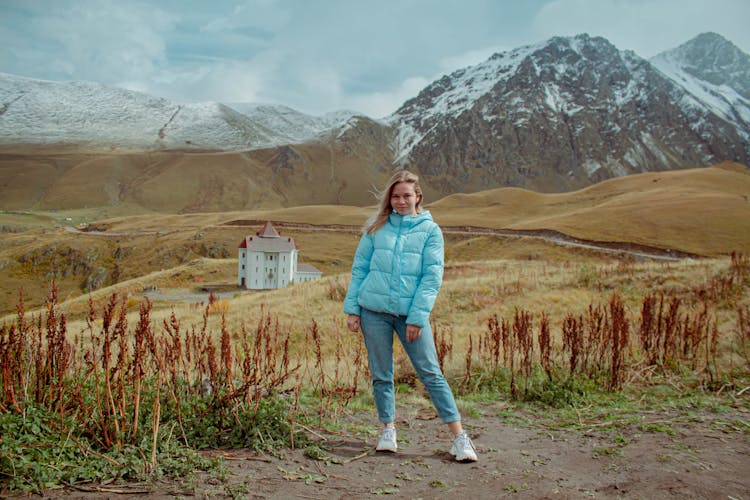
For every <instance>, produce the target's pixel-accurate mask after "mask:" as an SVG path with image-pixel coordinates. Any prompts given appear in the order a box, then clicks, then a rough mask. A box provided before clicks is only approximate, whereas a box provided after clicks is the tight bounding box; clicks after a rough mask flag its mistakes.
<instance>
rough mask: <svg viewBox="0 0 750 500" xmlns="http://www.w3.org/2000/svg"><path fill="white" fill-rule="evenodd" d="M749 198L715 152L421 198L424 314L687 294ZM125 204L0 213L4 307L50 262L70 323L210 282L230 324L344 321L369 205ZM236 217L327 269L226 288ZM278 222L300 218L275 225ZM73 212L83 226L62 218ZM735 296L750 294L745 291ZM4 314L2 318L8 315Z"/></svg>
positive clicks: (40, 296) (453, 321)
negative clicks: (90, 285)
mask: <svg viewBox="0 0 750 500" xmlns="http://www.w3.org/2000/svg"><path fill="white" fill-rule="evenodd" d="M749 196H750V173H748V169H747V168H746V167H743V166H740V165H730V164H726V165H720V166H717V167H712V168H705V169H693V170H684V171H676V172H664V173H650V174H640V175H633V176H629V177H625V178H619V179H614V180H610V181H606V182H603V183H601V184H597V185H595V186H591V187H589V188H586V189H582V190H579V191H575V192H571V193H564V194H539V193H533V192H530V191H525V190H521V189H513V188H504V189H495V190H490V191H485V192H481V193H475V194H462V195H453V196H449V197H447V198H444V199H442V200H438V201H435V202H433V203H428V204H427V208H428V209H430V210H431V212H432V214H433V216H434V218H435V220H436V221H437V222H438V223H440V224H441V226H443V227H444V229H445V230H446V231H445V235H446V273H445V280H444V286H443V289H442V291H441V293H440V295H439V298H438V301H437V304H436V307H435V311H434V314H433V320H434V322H435V326H436V327H437V328H438V329H440V330H442V331H444V332H447V333H449V334H450V335H452V336H453V337H454V338H455V339H456V343H457V345H461V344H462V342H463V341H462V340H461V339H466V338H468V336H469V335H471V334H476V333H478V332H481V331H483V330H484V329H485V328H486V323H487V320H488V318H489V317H491V316H492V315H498V316H501V317H503V316H508V315H512V314H513V311H514V310H516V309H522V310H527V311H530V312H531V313H532V314H533V315H535V317H536V318H538V317H539V315H541V313H542V312H544V313H545V314H546V315H547V316H548V317H549V318H550V324H551V325H553V330H554V329H559V323H560V322H561V321H562V318H563V317H564V316H565V315H566V314H570V313H573V314H580V313H583V312H584V311H585V310H586V308H587V307H588V306H589V305H590V304H606V303H607V301H608V300H609V297H610V296H611V294H612V293H613V292H617V293H619V294H620V295H621V296H622V297H623V300H624V301H625V303H626V305H627V307H628V308H629V310H630V312H631V313H632V314H633V315H636V314H637V312H638V308H639V307H640V303H641V301H642V299H643V297H644V296H645V295H646V294H648V293H665V294H677V295H679V296H683V297H687V298H689V297H690V296H691V294H692V293H693V292H692V291H693V290H695V289H696V288H700V287H701V286H705V285H706V283H709V282H710V281H711V280H712V279H713V278H715V277H716V276H720V275H722V274H723V273H726V271H727V269H728V268H729V266H730V260H729V258H728V254H730V253H731V252H733V251H734V252H739V253H743V254H747V253H750V201H748V197H749ZM133 211H136V212H137V211H138V210H137V209H134V208H133V207H124V206H119V207H100V208H96V209H87V210H77V211H61V212H14V213H3V214H1V215H0V225H2V226H3V227H5V228H6V232H5V234H3V238H2V245H1V246H0V277H2V286H0V294H2V295H0V298H2V313H3V314H9V313H12V311H13V310H14V307H15V304H16V303H17V301H18V296H19V290H23V294H24V300H25V302H26V305H27V308H30V309H34V308H37V307H39V306H40V305H42V303H43V300H44V295H45V293H46V290H47V289H48V287H49V282H50V277H51V276H52V271H53V270H55V269H58V270H59V269H63V268H64V269H67V270H68V274H67V275H66V276H62V277H58V278H57V283H58V288H59V292H60V302H61V310H62V311H63V312H64V313H65V314H66V315H67V316H68V325H69V328H68V331H69V332H73V333H75V332H77V331H82V330H83V329H84V323H83V322H81V318H83V317H84V316H85V314H86V311H87V309H88V302H89V300H90V299H92V300H94V301H95V303H96V304H97V306H99V305H100V304H103V303H104V301H106V299H107V298H108V297H109V296H111V294H113V293H117V294H118V295H119V296H120V297H127V303H128V306H129V308H130V311H131V312H130V316H131V318H130V322H131V324H132V322H135V321H136V320H137V313H138V304H139V303H140V302H141V301H142V300H144V299H143V295H142V291H143V290H144V288H145V287H156V288H157V289H159V290H160V291H162V292H165V293H167V292H168V293H172V294H173V295H174V294H178V293H180V292H184V293H192V292H196V291H199V289H200V287H201V286H204V285H207V284H209V285H215V286H219V287H222V289H224V290H230V296H229V297H228V298H224V299H222V300H221V301H220V305H219V306H217V307H221V310H222V311H223V312H225V314H226V318H227V322H228V325H229V327H230V329H232V330H233V331H239V330H241V329H242V328H247V329H252V326H253V324H254V322H256V321H257V318H258V316H259V314H261V311H266V312H267V313H270V314H272V315H274V316H275V317H277V318H278V319H279V320H280V321H281V323H282V324H283V325H285V327H286V328H289V329H291V330H292V331H304V329H305V328H307V327H308V326H309V324H310V322H311V321H312V320H313V319H314V320H315V321H316V322H318V323H319V324H320V325H321V328H322V329H323V330H324V331H330V329H337V330H339V331H342V330H344V329H345V327H344V321H343V320H344V318H343V314H342V312H341V301H342V299H343V296H342V294H343V293H344V291H345V288H346V285H347V282H348V273H349V268H350V265H351V260H352V257H353V253H354V250H355V248H356V245H357V242H358V239H359V234H358V231H357V228H358V227H359V225H361V223H362V222H363V221H364V219H365V218H366V217H367V216H368V215H369V213H370V212H371V211H372V207H364V208H363V207H351V206H335V205H320V206H307V207H294V208H285V209H269V210H253V211H237V212H217V213H195V214H181V215H176V214H164V213H148V214H142V213H141V214H138V215H131V214H129V212H130V213H132V212H133ZM241 220H254V221H264V220H273V221H275V222H277V223H278V224H279V228H280V230H281V233H282V234H283V235H285V236H292V237H293V238H294V239H295V242H296V244H297V246H298V248H299V250H300V260H301V261H302V262H307V263H311V264H313V265H315V266H316V267H318V268H319V269H321V270H322V271H323V273H324V279H322V280H320V281H318V282H315V283H306V284H301V285H296V286H293V287H291V288H288V289H284V290H275V291H266V292H248V291H241V290H238V289H235V290H234V291H231V290H232V289H233V287H235V285H236V266H237V261H236V251H237V250H236V248H237V245H238V244H239V242H240V240H241V239H242V237H244V236H245V235H246V234H248V233H251V232H254V231H257V230H258V229H259V228H260V226H259V225H251V226H241V225H237V224H236V223H233V222H236V221H241ZM283 223H295V224H297V225H296V226H289V228H288V229H286V228H285V226H284V225H283ZM81 224H87V228H88V229H89V230H91V229H93V230H94V231H93V232H90V233H85V232H84V233H73V232H70V231H68V230H66V229H64V226H74V225H81ZM300 224H303V225H300ZM304 224H307V225H309V226H304ZM465 226H473V227H485V228H496V229H526V230H531V229H552V230H556V231H559V232H562V233H565V234H568V235H571V236H575V237H578V238H582V239H586V240H591V241H594V242H596V241H604V242H629V243H636V244H639V245H645V246H650V247H655V248H661V249H673V250H678V251H683V252H689V253H692V254H697V255H699V256H704V257H702V258H694V259H685V260H681V261H673V262H657V261H650V260H648V259H646V260H642V259H634V258H633V257H628V256H623V255H617V254H611V253H603V252H599V251H596V250H592V249H577V248H569V247H564V246H560V245H558V244H555V243H552V242H548V241H544V240H541V239H537V238H533V237H528V236H515V237H508V236H499V235H491V234H467V233H460V232H454V231H451V230H450V229H451V228H460V227H465ZM81 227H82V226H81ZM97 231H98V232H99V233H97ZM207 255H208V256H207ZM53 256H57V260H55V259H53V258H52V257H53ZM86 266H88V268H96V267H102V268H106V269H108V270H109V273H110V274H109V275H110V276H111V275H112V272H113V271H112V270H113V269H116V272H117V278H118V279H117V282H116V283H106V284H105V285H106V286H104V287H103V288H101V289H98V290H95V291H92V293H91V294H89V293H87V292H86V291H83V290H82V289H81V288H82V287H81V282H82V281H83V279H84V276H83V275H81V274H80V273H78V271H80V268H84V267H86ZM174 296H177V295H174ZM741 301H742V303H743V304H745V305H747V303H748V298H747V297H742V298H741ZM172 313H174V314H175V315H176V316H177V317H178V318H180V321H181V322H182V323H183V324H184V325H197V324H199V323H200V320H201V315H202V308H201V307H197V306H196V305H195V304H192V303H189V302H182V301H172V300H169V299H167V300H163V301H156V302H155V303H154V311H153V312H152V317H153V318H154V320H155V322H154V324H157V325H158V324H161V321H162V320H163V319H164V318H166V317H168V316H169V315H170V314H172ZM12 318H13V316H12V314H11V315H8V316H5V320H6V321H10V320H12ZM717 321H718V322H719V323H720V324H721V325H722V329H724V330H726V331H727V332H730V331H731V329H732V328H733V326H732V325H733V323H732V322H733V321H734V319H733V316H732V315H731V314H730V313H728V312H727V313H721V314H720V316H719V317H718V318H717ZM556 325H557V326H556ZM214 327H216V325H214ZM727 334H729V333H727ZM454 362H455V366H454V369H459V366H458V365H460V360H455V361H454Z"/></svg>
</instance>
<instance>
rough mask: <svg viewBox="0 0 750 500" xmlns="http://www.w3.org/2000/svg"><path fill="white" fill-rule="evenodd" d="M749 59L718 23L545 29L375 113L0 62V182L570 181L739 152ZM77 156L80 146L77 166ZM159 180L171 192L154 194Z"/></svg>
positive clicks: (42, 187)
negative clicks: (409, 175) (651, 31)
mask: <svg viewBox="0 0 750 500" xmlns="http://www.w3.org/2000/svg"><path fill="white" fill-rule="evenodd" d="M717 50H718V51H720V53H716V51H717ZM723 73H728V75H725V77H724V79H722V78H721V77H722V74H723ZM706 75H707V76H706ZM749 75H750V57H749V56H747V55H746V54H744V53H743V52H742V51H740V50H739V49H737V48H736V47H735V46H734V45H733V44H731V42H729V41H727V40H725V39H724V38H722V37H721V36H720V35H717V34H711V33H709V34H703V35H699V36H698V37H695V38H694V39H692V40H690V41H688V42H686V43H685V44H683V45H682V46H680V47H678V48H676V49H673V50H672V51H666V52H665V53H663V54H660V55H659V56H657V57H656V58H652V60H646V59H643V58H641V57H639V56H638V55H637V54H635V53H633V52H632V51H622V50H620V49H618V48H617V47H615V46H614V45H613V44H611V43H610V42H609V41H608V40H606V39H605V38H602V37H596V36H589V35H587V34H581V35H577V36H574V37H553V38H550V39H548V40H546V41H543V42H540V43H537V44H532V45H526V46H523V47H519V48H516V49H513V50H510V51H506V52H501V53H497V54H493V55H492V56H491V57H490V58H488V59H487V60H486V61H483V62H481V63H479V64H477V65H474V66H470V67H467V68H461V69H459V70H456V71H454V72H452V73H450V74H448V75H444V76H442V77H441V78H439V79H438V80H435V81H434V82H432V83H431V84H430V85H428V86H426V87H425V88H424V89H423V90H422V91H420V92H419V93H418V95H417V96H415V97H413V98H411V99H409V100H407V101H406V102H405V103H404V104H403V105H402V106H401V107H400V108H399V109H398V110H397V111H396V112H394V113H393V114H392V115H390V116H388V117H385V118H382V119H372V118H370V117H367V116H364V115H361V114H358V113H356V112H354V111H340V112H333V113H328V114H326V115H323V116H318V117H313V116H310V115H305V114H304V113H300V112H299V111H296V110H293V109H292V108H288V107H285V106H279V105H261V104H247V103H244V104H243V103H234V104H232V105H229V104H222V103H217V102H208V103H175V102H172V101H168V100H166V99H161V98H157V97H152V96H148V95H145V94H141V93H137V92H131V91H125V90H122V89H112V88H107V87H104V86H101V85H98V84H91V83H86V82H67V83H56V82H45V81H40V80H33V79H24V78H22V77H15V76H13V75H4V74H0V148H2V149H1V150H0V169H3V170H2V171H0V173H3V176H4V177H5V178H6V181H5V182H4V183H2V184H0V195H2V199H3V201H2V204H3V205H4V206H5V207H10V206H11V205H12V207H13V208H18V207H19V203H32V204H36V205H34V206H39V207H42V206H43V207H48V208H56V207H57V206H56V205H55V204H56V203H62V201H61V200H67V201H65V207H69V206H70V205H69V204H70V203H76V201H75V197H74V196H72V195H70V194H68V192H78V191H81V190H88V191H89V192H95V191H97V190H98V191H102V189H103V187H102V186H101V185H96V184H92V185H90V186H85V189H82V188H78V187H76V186H75V184H76V183H81V182H90V183H94V182H95V181H96V180H97V179H98V180H99V182H104V181H103V180H102V178H104V177H106V179H107V180H106V182H107V183H108V184H107V187H106V191H107V192H108V193H109V195H108V197H107V198H106V200H105V199H103V198H101V197H97V196H92V197H93V198H97V199H99V201H100V202H107V203H131V202H132V203H136V204H139V203H145V205H144V206H146V207H154V208H156V209H158V210H174V211H198V210H220V209H221V208H222V207H224V206H226V205H227V204H229V203H232V204H234V206H237V207H245V208H252V207H259V206H267V204H269V203H275V204H278V205H279V206H291V205H294V204H325V203H333V204H336V203H354V204H368V203H369V202H370V201H371V200H370V199H369V197H367V196H363V194H362V193H366V192H368V191H370V190H372V188H373V186H379V185H382V183H383V182H384V181H385V179H387V178H388V177H389V176H390V173H391V172H392V171H393V170H394V169H396V168H409V169H411V170H414V171H416V172H417V173H419V174H420V175H421V177H422V180H423V187H424V190H425V194H426V196H428V197H429V198H430V199H436V198H440V197H443V196H445V195H448V194H451V193H456V192H475V191H480V190H484V189H488V188H492V187H499V186H517V187H523V188H527V189H532V190H535V191H540V192H560V191H570V190H574V189H580V188H583V187H585V186H587V185H591V184H593V183H596V182H599V181H601V180H604V179H608V178H612V177H618V176H623V175H628V174H633V173H639V172H647V171H660V170H672V169H682V168H691V167H701V166H704V167H705V166H710V165H713V164H716V163H720V162H722V161H735V162H738V163H743V164H746V165H747V164H748V163H750V139H749V138H750V104H748V100H747V99H746V98H745V97H744V94H745V92H746V90H745V89H746V87H745V86H744V82H746V80H749V79H750V76H749ZM702 78H708V79H710V80H711V81H708V80H704V79H702ZM747 88H750V82H748V84H747ZM50 89H52V90H50ZM102 117H104V118H102ZM66 134H68V135H67V136H66ZM70 137H73V138H76V139H75V141H78V142H75V141H73V142H70ZM35 141H36V142H35ZM66 141H67V142H66ZM97 141H98V142H97ZM76 148H80V149H79V150H78V151H77V150H76ZM56 149H58V150H59V151H55V150H56ZM63 152H64V153H65V156H64V157H60V156H59V155H58V153H60V154H62V153H63ZM84 153H85V154H84ZM214 153H217V154H214ZM219 153H220V154H219ZM96 154H99V155H101V156H100V158H99V159H97V160H95V161H93V163H92V161H91V158H90V155H96ZM138 154H141V155H142V158H140V159H136V158H135V155H138ZM76 155H78V158H80V161H81V162H86V163H85V164H84V163H82V164H81V165H79V166H76V162H77V161H79V160H77V159H76V158H77V157H76ZM217 162H218V163H217ZM94 164H96V165H99V167H96V168H103V169H104V171H102V172H99V171H96V170H92V168H95V167H92V166H91V165H94ZM209 167H210V169H208V168H209ZM183 168H184V169H186V170H184V172H182V174H181V173H180V172H181V170H180V169H183ZM84 172H85V173H84ZM105 172H106V174H105ZM167 172H169V173H167ZM149 176H151V177H150V178H149ZM188 176H198V177H199V178H200V179H201V180H200V181H199V182H193V181H191V180H190V179H188V178H186V177H188ZM165 179H168V183H169V186H170V187H169V189H170V190H171V191H172V192H170V194H169V196H168V197H166V198H165V199H166V200H168V201H159V198H160V196H161V195H160V194H159V189H160V188H159V186H160V185H161V184H163V183H164V180H165ZM238 181H239V182H238ZM35 182H36V184H34V183H35ZM14 189H16V190H20V191H22V192H24V193H30V196H29V197H28V199H29V200H32V201H31V202H28V201H27V202H24V201H22V200H21V198H22V196H20V195H19V194H18V193H17V192H14ZM143 189H147V191H144V192H141V191H140V190H143ZM66 190H67V192H66ZM228 193H234V194H233V195H232V196H229V195H228ZM217 196H228V199H227V200H213V199H212V197H217ZM10 200H13V201H12V202H11V201H10ZM107 200H109V201H107ZM358 200H359V201H358ZM90 202H91V201H90V200H86V201H79V202H78V203H81V204H84V203H90Z"/></svg>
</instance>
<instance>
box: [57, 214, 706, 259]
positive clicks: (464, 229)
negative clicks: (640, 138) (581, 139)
mask: <svg viewBox="0 0 750 500" xmlns="http://www.w3.org/2000/svg"><path fill="white" fill-rule="evenodd" d="M266 222H267V221H265V220H245V219H242V220H234V221H230V222H225V223H224V224H220V225H219V226H222V227H226V226H243V227H244V226H262V225H263V224H265V223H266ZM271 223H272V224H273V225H274V226H276V227H279V228H284V229H291V230H303V231H334V232H351V233H358V232H359V231H360V227H359V226H352V225H345V224H308V223H302V222H283V221H271ZM441 228H442V230H443V233H448V234H462V235H468V236H481V235H487V236H497V237H505V238H532V239H539V240H542V241H546V242H548V243H554V244H557V245H562V246H569V247H575V248H583V249H587V250H594V251H599V252H605V253H611V254H618V255H628V256H631V257H635V258H636V259H653V260H661V261H673V262H674V261H680V260H685V259H694V258H700V257H701V256H700V255H696V254H691V253H687V252H682V251H679V250H672V249H663V248H658V247H651V246H647V245H639V244H636V243H623V242H603V241H592V240H583V239H579V238H574V237H572V236H568V235H566V234H564V233H561V232H559V231H554V230H550V229H541V230H525V229H492V228H486V227H478V226H441ZM65 230H66V231H68V232H71V233H76V234H86V235H92V236H104V237H122V236H147V235H163V234H169V233H174V232H176V230H164V231H131V232H122V231H113V232H109V231H101V230H96V229H91V230H86V229H78V228H75V227H73V226H65Z"/></svg>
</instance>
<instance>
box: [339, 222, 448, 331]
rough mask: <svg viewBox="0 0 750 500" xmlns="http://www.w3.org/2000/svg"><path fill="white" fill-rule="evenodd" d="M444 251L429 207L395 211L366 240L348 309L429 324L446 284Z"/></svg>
mask: <svg viewBox="0 0 750 500" xmlns="http://www.w3.org/2000/svg"><path fill="white" fill-rule="evenodd" d="M443 253H444V241H443V233H442V231H441V230H440V227H439V226H438V225H437V224H436V223H435V222H434V221H433V220H432V215H430V212H429V211H427V210H425V211H423V212H420V213H418V214H416V215H399V214H398V213H396V212H393V213H392V214H391V215H390V217H389V218H388V222H387V223H386V224H385V225H384V226H383V227H382V228H381V229H380V230H378V231H377V232H376V233H374V234H365V235H363V236H362V238H361V239H360V242H359V246H358V247H357V252H356V254H355V255H354V262H353V264H352V279H351V282H350V284H349V289H348V290H347V294H346V298H345V299H344V312H345V313H348V314H357V315H359V314H360V311H361V308H363V307H364V308H366V309H369V310H371V311H375V312H381V313H388V314H393V315H397V316H406V323H407V324H410V325H416V326H419V327H424V326H425V325H427V324H428V323H429V316H430V312H431V311H432V307H433V306H434V305H435V299H436V298H437V294H438V291H439V290H440V285H441V284H442V280H443V261H444V256H443Z"/></svg>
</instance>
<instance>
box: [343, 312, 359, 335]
mask: <svg viewBox="0 0 750 500" xmlns="http://www.w3.org/2000/svg"><path fill="white" fill-rule="evenodd" d="M346 326H347V328H349V330H351V331H353V332H358V331H359V316H357V315H356V314H350V315H349V316H347V317H346Z"/></svg>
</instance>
